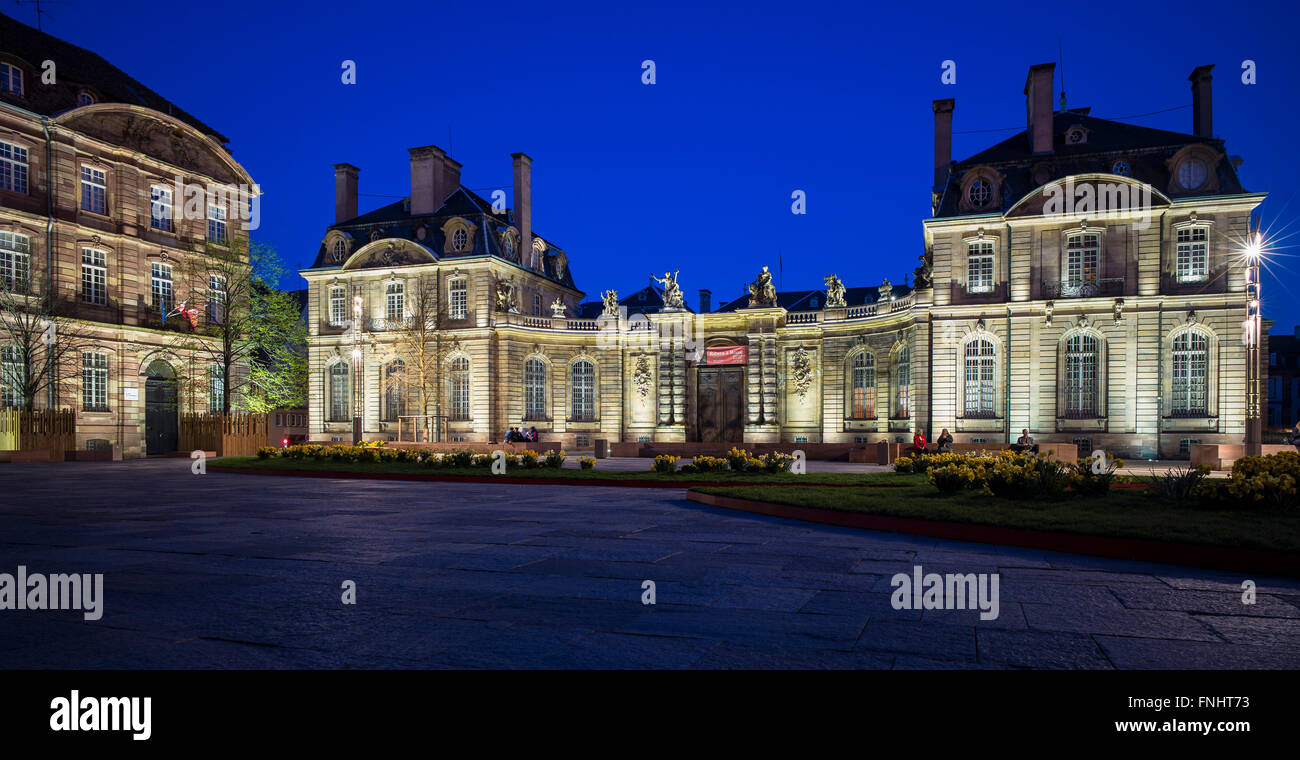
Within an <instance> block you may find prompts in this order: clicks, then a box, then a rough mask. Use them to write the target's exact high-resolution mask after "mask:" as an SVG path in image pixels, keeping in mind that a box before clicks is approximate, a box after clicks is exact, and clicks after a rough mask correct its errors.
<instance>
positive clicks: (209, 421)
mask: <svg viewBox="0 0 1300 760" xmlns="http://www.w3.org/2000/svg"><path fill="white" fill-rule="evenodd" d="M269 423H270V415H267V414H244V413H235V414H228V415H227V414H220V413H215V414H183V415H181V430H180V450H181V451H194V450H196V449H200V450H203V451H215V452H217V456H219V457H251V456H253V455H254V454H256V453H257V448H258V447H259V446H267V445H269V442H270V438H269V436H270V426H269Z"/></svg>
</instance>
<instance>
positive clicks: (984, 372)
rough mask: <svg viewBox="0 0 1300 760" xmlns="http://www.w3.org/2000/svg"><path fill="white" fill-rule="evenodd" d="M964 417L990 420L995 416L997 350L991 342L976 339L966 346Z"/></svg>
mask: <svg viewBox="0 0 1300 760" xmlns="http://www.w3.org/2000/svg"><path fill="white" fill-rule="evenodd" d="M963 376H964V378H965V399H964V401H965V404H964V407H963V408H964V409H965V416H966V417H974V418H985V419H991V418H993V417H994V416H996V410H995V409H994V402H995V398H996V394H997V349H996V348H994V347H993V341H990V340H988V339H986V338H976V339H975V340H972V341H971V342H969V343H967V344H966V357H965V371H964V373H963Z"/></svg>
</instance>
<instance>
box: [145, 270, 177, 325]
mask: <svg viewBox="0 0 1300 760" xmlns="http://www.w3.org/2000/svg"><path fill="white" fill-rule="evenodd" d="M149 270H150V278H149V279H150V282H151V286H150V293H152V295H153V307H154V309H155V310H157V311H160V312H162V313H163V314H167V313H169V312H170V311H171V310H172V306H173V305H174V304H173V303H172V302H173V300H174V298H175V297H174V294H173V291H172V265H171V264H161V263H159V262H156V261H155V262H153V263H151V264H150V265H149Z"/></svg>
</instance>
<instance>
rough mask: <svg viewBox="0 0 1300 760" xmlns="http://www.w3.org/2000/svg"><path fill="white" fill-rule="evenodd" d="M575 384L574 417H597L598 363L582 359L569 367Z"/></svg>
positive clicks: (582, 418)
mask: <svg viewBox="0 0 1300 760" xmlns="http://www.w3.org/2000/svg"><path fill="white" fill-rule="evenodd" d="M569 377H570V379H571V381H572V386H573V419H574V420H577V421H590V420H594V419H596V365H594V364H592V363H591V362H589V361H587V360H586V359H580V360H578V361H576V362H574V363H573V366H572V367H570V368H569Z"/></svg>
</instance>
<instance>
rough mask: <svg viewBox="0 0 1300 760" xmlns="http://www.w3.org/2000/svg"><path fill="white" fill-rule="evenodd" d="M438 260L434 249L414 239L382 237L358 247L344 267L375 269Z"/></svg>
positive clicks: (430, 262)
mask: <svg viewBox="0 0 1300 760" xmlns="http://www.w3.org/2000/svg"><path fill="white" fill-rule="evenodd" d="M437 260H438V257H437V256H434V255H433V251H430V250H429V249H428V248H425V247H424V246H422V245H420V244H419V243H416V242H414V241H412V240H406V239H403V238H381V239H379V240H376V241H375V242H373V243H367V244H366V245H363V246H361V247H360V248H358V249H357V251H356V253H354V254H352V256H351V257H349V258H348V260H347V263H345V264H344V265H343V268H344V269H374V268H376V267H400V266H412V265H415V264H432V263H434V262H436V261H437Z"/></svg>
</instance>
